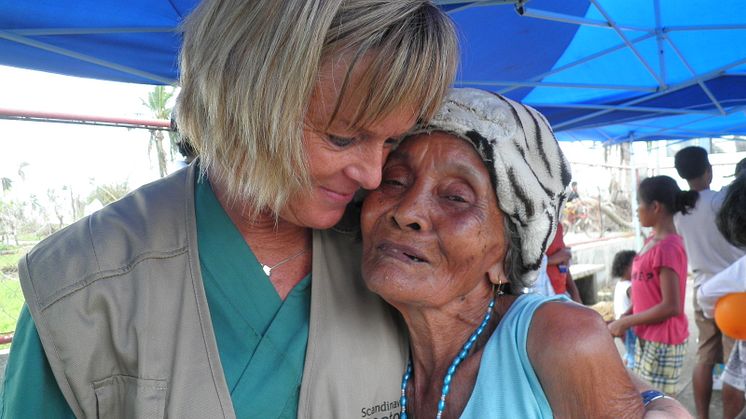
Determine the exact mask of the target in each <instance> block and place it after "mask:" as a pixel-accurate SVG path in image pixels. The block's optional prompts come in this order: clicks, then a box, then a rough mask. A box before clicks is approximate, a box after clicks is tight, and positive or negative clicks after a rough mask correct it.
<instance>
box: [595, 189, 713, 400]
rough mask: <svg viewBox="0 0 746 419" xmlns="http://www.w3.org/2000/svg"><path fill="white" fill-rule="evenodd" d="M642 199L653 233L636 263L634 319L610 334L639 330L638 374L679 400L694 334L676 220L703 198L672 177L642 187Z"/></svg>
mask: <svg viewBox="0 0 746 419" xmlns="http://www.w3.org/2000/svg"><path fill="white" fill-rule="evenodd" d="M637 195H638V207H637V216H638V217H639V219H640V224H641V225H643V226H645V227H652V229H653V231H652V234H651V235H650V237H649V238H648V239H647V240H646V241H645V245H644V246H643V248H642V250H640V253H639V254H638V255H637V256H636V257H635V258H634V260H633V262H632V302H633V304H632V314H631V315H629V316H624V317H622V318H620V319H619V320H615V321H613V322H612V323H610V324H609V330H610V331H611V334H612V335H614V336H617V337H622V336H623V335H624V333H625V332H626V331H627V329H629V328H630V327H634V328H635V334H637V345H636V346H635V366H634V371H635V372H636V373H637V374H638V375H640V376H641V377H643V378H644V379H646V380H647V381H649V382H650V383H651V384H652V385H653V386H655V387H658V388H659V389H660V390H661V391H663V392H666V393H668V394H674V393H675V392H676V385H677V383H678V381H679V377H680V376H681V367H682V366H683V363H684V355H685V353H686V341H687V338H688V337H689V330H688V321H687V318H686V314H684V296H685V294H686V271H687V259H686V251H685V250H684V242H683V240H682V238H681V236H679V235H678V234H676V228H675V227H674V223H673V216H674V214H676V213H678V212H682V213H687V212H688V211H689V210H691V208H693V207H694V204H695V203H696V202H697V198H698V196H699V194H698V193H697V192H696V191H685V192H682V191H681V189H679V186H678V185H677V184H676V181H675V180H673V179H672V178H670V177H668V176H654V177H650V178H647V179H645V180H643V181H642V182H640V187H639V190H638V194H637Z"/></svg>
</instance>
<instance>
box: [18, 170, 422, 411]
mask: <svg viewBox="0 0 746 419" xmlns="http://www.w3.org/2000/svg"><path fill="white" fill-rule="evenodd" d="M195 167H196V166H195V165H192V166H190V167H189V168H188V169H186V170H182V171H179V172H177V173H175V174H174V175H172V176H169V177H168V178H165V179H162V180H160V181H157V182H154V183H152V184H149V185H146V186H143V187H142V188H140V189H138V190H137V191H135V192H133V193H132V194H130V195H128V196H126V197H125V198H123V199H121V200H120V201H117V202H116V203H114V204H111V205H109V206H107V207H106V208H104V209H102V210H101V211H98V212H96V213H94V214H92V215H91V216H89V217H86V218H84V219H82V220H80V221H78V222H77V223H75V224H73V225H71V226H69V227H67V228H65V229H64V230H62V231H60V232H58V233H56V234H54V235H53V236H51V237H49V238H48V239H46V240H44V241H43V242H41V243H40V244H39V245H38V246H37V247H35V248H34V249H33V250H32V251H31V252H29V254H27V255H26V257H25V258H24V259H22V260H21V262H20V264H19V268H20V277H21V285H22V288H23V292H24V295H25V296H26V302H27V304H28V306H29V309H30V312H31V315H32V317H33V319H34V322H35V324H36V327H37V330H38V332H39V337H40V338H41V342H42V345H43V347H44V351H45V353H46V356H47V359H48V360H49V364H50V366H51V368H52V371H53V373H54V376H55V378H56V380H57V383H58V385H59V387H60V390H61V391H62V394H63V395H64V396H65V399H66V400H67V402H68V403H69V405H70V407H71V408H72V410H73V412H74V413H75V415H76V416H78V417H81V418H84V417H85V418H97V417H98V418H107V419H108V418H164V417H170V418H179V419H181V418H199V419H204V418H208V419H211V418H234V417H235V413H234V412H233V406H232V403H231V399H230V394H229V391H228V389H227V386H226V383H225V378H224V376H223V370H222V366H221V364H220V358H219V355H218V350H217V345H216V342H215V337H214V332H213V329H212V323H211V320H210V312H209V310H208V307H207V300H206V298H205V292H204V287H203V284H202V277H201V274H200V265H199V256H198V252H197V237H196V226H195V214H194V179H195V177H196V175H197V173H196V170H195ZM355 234H356V233H355V232H354V231H349V232H343V231H341V230H327V231H315V232H314V235H313V271H312V274H313V278H312V281H313V282H312V286H311V287H312V291H311V296H312V297H311V315H310V329H309V340H308V346H307V350H306V364H305V368H304V376H303V383H302V386H301V395H300V402H299V409H298V417H299V418H366V419H375V418H384V417H386V418H387V417H390V416H391V415H392V414H394V413H395V412H398V411H399V406H398V397H399V385H400V380H401V374H402V371H403V368H404V363H405V357H406V354H407V351H406V342H405V339H404V332H403V330H404V329H403V326H402V324H401V323H400V321H399V320H398V317H397V315H396V314H395V313H394V312H393V311H392V310H391V309H390V308H389V307H388V306H386V305H385V303H383V302H382V301H381V300H380V299H379V298H378V297H376V296H375V295H372V294H371V293H369V292H368V291H367V290H366V289H365V286H364V285H363V284H362V281H360V279H359V276H360V275H359V264H360V254H359V253H360V245H359V243H358V242H357V239H356V238H355ZM30 391H33V390H30Z"/></svg>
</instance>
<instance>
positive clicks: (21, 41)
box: [0, 31, 175, 85]
mask: <svg viewBox="0 0 746 419" xmlns="http://www.w3.org/2000/svg"><path fill="white" fill-rule="evenodd" d="M0 38H4V39H7V40H9V41H13V42H17V43H19V44H23V45H28V46H30V47H34V48H38V49H41V50H44V51H49V52H53V53H55V54H60V55H64V56H66V57H71V58H75V59H78V60H80V61H85V62H88V63H91V64H96V65H100V66H102V67H107V68H111V69H113V70H117V71H121V72H123V73H127V74H132V75H135V76H138V77H142V78H145V79H149V80H152V81H154V82H158V83H162V84H166V85H173V84H174V82H175V81H174V80H169V79H167V78H164V77H161V76H158V75H156V74H152V73H148V72H146V71H140V70H137V69H135V68H131V67H127V66H123V65H119V64H115V63H112V62H109V61H105V60H101V59H98V58H96V57H92V56H90V55H85V54H80V53H77V52H75V51H71V50H68V49H65V48H60V47H56V46H54V45H50V44H46V43H44V42H39V41H35V40H33V39H29V38H26V37H23V36H18V35H14V34H12V33H9V32H7V31H0Z"/></svg>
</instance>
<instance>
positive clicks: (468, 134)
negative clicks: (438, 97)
mask: <svg viewBox="0 0 746 419" xmlns="http://www.w3.org/2000/svg"><path fill="white" fill-rule="evenodd" d="M434 131H442V132H446V133H449V134H452V135H455V136H457V137H459V138H462V139H464V140H466V141H468V142H469V143H471V144H472V145H473V146H474V148H475V149H476V150H477V152H478V153H479V155H480V156H481V157H482V160H483V161H484V163H485V165H486V166H487V170H488V172H489V174H490V178H491V180H492V185H493V186H494V187H495V192H496V194H497V201H498V205H499V206H500V209H501V210H502V212H503V213H504V214H505V215H506V216H507V217H508V218H509V219H510V221H512V223H513V225H514V226H515V228H516V230H517V233H518V235H519V240H520V268H521V269H520V270H519V273H520V279H521V281H522V282H523V284H524V285H528V284H531V283H532V282H533V281H534V279H535V277H536V273H537V272H536V271H537V270H538V269H539V266H540V265H541V258H542V255H543V254H544V252H545V251H546V249H547V246H548V245H549V243H551V241H552V239H553V238H554V233H555V231H556V230H557V223H558V222H559V211H560V208H561V206H562V204H563V203H564V200H565V189H566V187H567V185H568V184H569V183H570V179H571V175H570V167H569V164H568V163H567V160H566V159H565V156H564V155H563V154H562V151H561V150H560V148H559V145H558V144H557V139H556V138H555V137H554V134H553V133H552V129H551V128H550V127H549V124H548V123H547V120H546V119H545V118H544V116H543V115H542V114H540V113H539V112H537V111H536V110H535V109H533V108H530V107H528V106H525V105H522V104H520V103H518V102H514V101H512V100H510V99H507V98H505V97H502V96H500V95H498V94H495V93H491V92H486V91H483V90H477V89H468V88H463V89H451V91H450V92H449V93H448V95H447V96H446V99H445V102H444V103H443V105H442V106H441V107H440V109H439V110H438V112H437V113H436V114H435V116H434V117H433V119H432V120H431V121H429V123H428V124H427V125H425V126H420V127H418V128H416V129H415V132H414V134H418V133H423V132H434Z"/></svg>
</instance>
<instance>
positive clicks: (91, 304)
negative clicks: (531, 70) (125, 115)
mask: <svg viewBox="0 0 746 419" xmlns="http://www.w3.org/2000/svg"><path fill="white" fill-rule="evenodd" d="M181 29H182V33H181V35H182V37H181V38H182V39H183V42H182V45H181V52H180V62H179V71H180V73H179V74H180V85H181V92H180V94H179V97H178V101H177V105H176V106H177V110H178V112H177V120H178V125H179V130H180V131H181V132H182V133H183V134H184V135H185V136H186V137H188V138H189V140H190V142H191V143H192V144H193V145H194V146H195V148H196V149H197V151H198V154H199V160H198V161H197V162H195V163H193V164H191V165H190V166H189V167H187V168H186V169H184V170H179V171H177V172H175V173H174V174H173V175H171V176H168V177H166V178H163V179H161V180H158V181H156V182H154V183H151V184H149V185H145V186H143V187H141V188H139V189H138V190H136V191H134V192H133V193H131V194H129V195H127V196H126V197H125V198H123V199H121V200H119V201H117V202H115V203H113V204H111V205H109V206H107V207H105V208H103V209H102V210H100V211H98V212H96V213H94V214H92V215H91V216H89V217H86V218H84V219H82V220H80V221H79V222H77V223H75V224H73V225H71V226H69V227H67V228H65V229H64V230H61V231H59V232H57V233H56V234H54V235H52V236H50V237H49V238H47V239H45V240H44V241H42V242H41V243H39V244H38V245H37V246H36V247H35V248H34V249H33V250H31V251H30V252H29V254H27V255H26V256H24V257H23V259H22V260H21V261H20V263H19V276H20V281H21V286H22V288H23V291H24V294H25V297H26V302H27V306H26V307H24V309H23V311H22V313H21V316H20V319H19V321H18V327H17V329H16V332H17V334H16V337H17V340H14V342H13V347H12V348H11V352H10V357H9V359H8V365H7V369H6V377H5V386H4V388H3V394H2V397H0V399H2V412H1V413H0V416H2V417H5V418H14V419H15V418H55V419H57V418H68V417H79V418H94V417H101V418H122V417H131V418H145V417H147V418H152V417H169V418H176V419H191V418H194V419H203V418H207V419H218V418H228V419H230V418H236V417H238V418H283V419H284V418H301V419H303V418H353V417H359V416H358V415H359V414H360V411H361V408H363V409H364V408H366V407H369V406H382V405H386V403H388V402H389V401H391V400H396V398H397V396H398V389H397V388H396V381H397V379H398V378H397V377H398V376H399V374H400V368H399V365H398V364H396V363H394V362H390V360H391V359H393V358H401V354H402V350H401V347H400V344H401V342H402V341H403V337H402V336H403V333H402V330H401V326H400V324H399V322H398V321H397V319H395V318H394V317H393V316H392V315H391V311H390V308H389V307H387V306H386V305H385V303H384V302H383V301H381V300H380V298H378V297H377V296H375V295H373V294H372V293H369V292H367V291H365V290H364V286H363V285H362V284H361V283H360V282H359V281H354V278H357V277H359V269H360V268H359V260H360V259H359V247H357V246H355V244H354V240H355V239H356V236H355V235H354V234H353V233H350V230H349V229H347V228H345V226H344V225H341V226H339V227H337V228H332V227H335V226H338V225H339V223H340V221H341V220H342V218H343V216H344V215H345V212H346V211H347V209H348V204H349V203H350V202H351V201H352V200H353V198H354V196H355V194H356V192H357V191H358V190H359V189H361V188H363V189H374V188H376V187H378V185H379V183H380V179H381V168H382V167H383V164H384V161H385V160H386V157H387V156H388V154H389V152H390V151H391V150H392V149H393V148H394V147H395V145H396V144H397V142H398V141H399V139H400V138H401V137H402V136H403V135H404V134H405V133H406V132H408V131H409V130H410V129H411V128H412V127H413V126H414V125H415V123H416V122H418V121H423V120H427V119H429V118H430V116H431V115H432V114H433V113H434V112H435V110H437V109H438V107H439V106H440V103H441V101H442V98H443V96H444V94H445V92H446V90H447V89H448V86H450V84H451V83H452V82H453V79H454V75H455V72H456V66H457V60H458V48H457V37H456V33H455V28H454V27H453V23H452V22H451V20H450V18H449V17H448V15H446V14H445V12H443V11H442V10H441V9H440V8H438V7H437V6H436V5H435V4H433V3H432V2H430V1H426V0H381V1H368V0H344V1H343V0H324V1H307V0H283V1H246V0H204V1H202V2H200V3H199V5H197V6H196V8H195V9H194V11H193V12H192V13H191V14H190V15H189V16H188V17H186V19H185V21H184V23H183V26H182V28H181ZM311 283H313V285H311ZM392 384H393V385H392Z"/></svg>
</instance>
